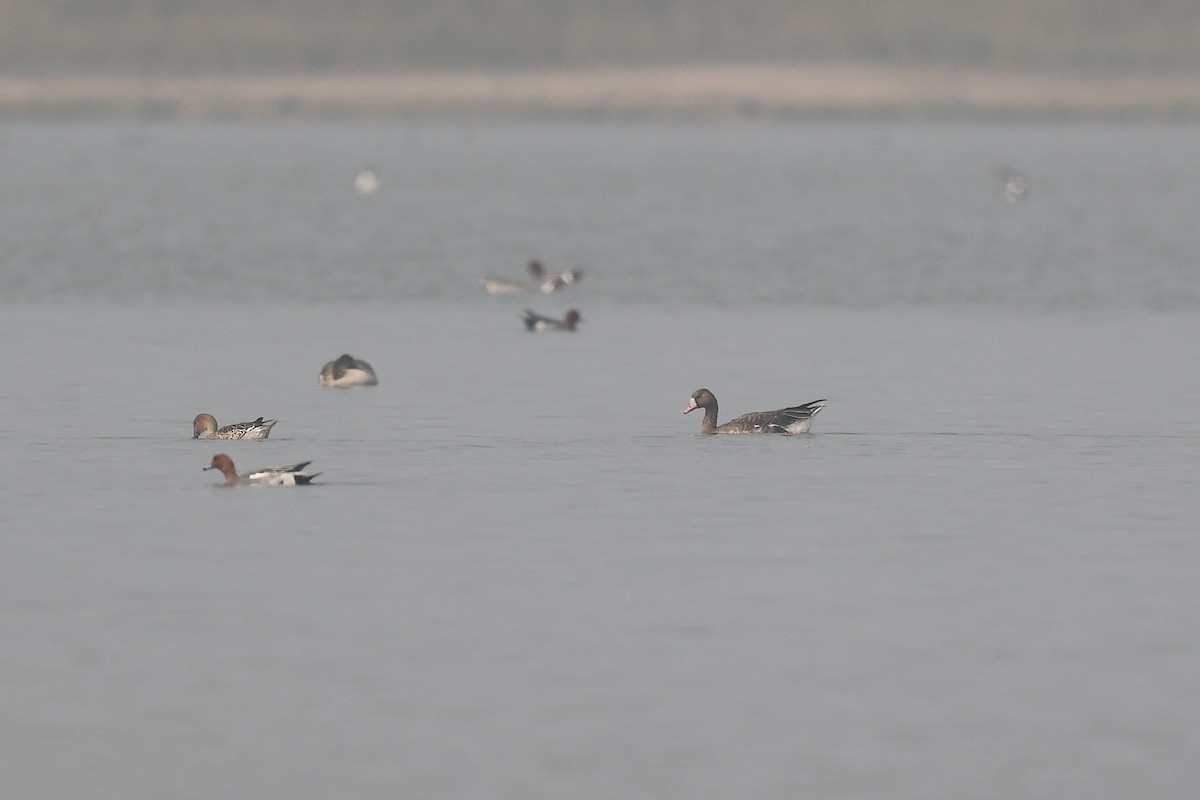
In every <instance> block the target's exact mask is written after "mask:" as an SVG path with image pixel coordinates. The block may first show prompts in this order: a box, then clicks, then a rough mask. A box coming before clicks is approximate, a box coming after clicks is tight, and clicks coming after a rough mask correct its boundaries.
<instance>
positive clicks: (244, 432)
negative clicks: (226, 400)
mask: <svg viewBox="0 0 1200 800" xmlns="http://www.w3.org/2000/svg"><path fill="white" fill-rule="evenodd" d="M276 422H278V420H274V419H263V418H262V417H259V418H258V419H256V420H254V421H253V422H238V423H235V424H233V425H226V426H225V427H224V428H218V427H217V420H216V418H215V417H214V416H213V415H212V414H197V415H196V418H195V419H194V420H192V438H193V439H260V440H261V439H266V438H267V437H268V436H270V435H271V428H273V427H275V423H276Z"/></svg>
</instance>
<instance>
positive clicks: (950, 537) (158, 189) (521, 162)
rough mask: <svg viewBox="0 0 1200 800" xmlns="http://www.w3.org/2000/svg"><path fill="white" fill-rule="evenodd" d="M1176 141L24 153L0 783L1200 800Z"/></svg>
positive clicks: (330, 139) (283, 135)
mask: <svg viewBox="0 0 1200 800" xmlns="http://www.w3.org/2000/svg"><path fill="white" fill-rule="evenodd" d="M1198 133H1200V131H1198V130H1197V129H1196V128H1194V127H1170V126H1156V127H1141V126H1082V125H1072V126H1049V125H1011V126H999V125H995V126H993V125H918V124H870V123H860V124H850V125H834V124H805V123H795V124H769V125H768V124H762V125H758V124H753V125H712V126H704V125H695V126H692V125H652V124H623V125H615V124H613V125H610V124H600V123H596V124H528V125H518V124H512V125H509V124H499V123H480V124H449V123H446V124H433V123H429V124H424V123H412V124H406V125H391V126H387V125H380V126H369V125H314V124H302V123H296V124H280V125H264V126H250V125H234V124H229V125H190V124H133V123H127V124H126V123H113V124H72V125H66V124H13V123H9V124H6V125H5V126H3V127H0V163H2V164H3V168H4V174H5V181H4V182H3V184H2V185H0V208H2V209H3V214H0V241H2V242H3V247H2V248H0V335H2V336H3V341H5V342H6V343H7V348H6V366H7V374H8V379H7V380H5V381H4V383H3V386H2V387H0V397H2V398H3V408H4V414H3V416H2V417H0V442H2V443H3V452H4V455H5V458H4V459H3V462H2V466H0V485H3V496H4V499H5V501H4V514H3V518H2V521H0V531H2V539H0V541H2V542H3V552H4V557H3V558H2V559H0V637H2V638H3V641H4V648H3V652H2V654H0V683H2V685H3V686H4V687H5V691H4V696H3V702H2V704H0V775H3V776H4V783H5V785H6V787H7V791H8V792H9V793H11V795H12V796H13V797H22V798H37V797H88V798H114V800H115V799H116V798H120V799H121V800H128V799H129V798H164V797H172V798H175V797H194V798H228V797H256V798H281V799H282V798H286V799H287V800H295V799H296V798H330V797H353V798H368V797H369V798H396V797H405V798H449V797H454V798H511V799H512V800H524V799H525V798H548V799H549V798H595V799H596V800H601V798H605V799H607V798H647V799H648V800H649V799H650V798H654V799H656V800H657V799H659V798H680V799H681V800H683V799H686V800H696V799H697V798H712V799H713V800H717V799H718V798H721V799H724V798H732V797H744V798H781V799H782V798H789V799H790V798H801V797H803V798H863V800H867V799H868V798H870V799H871V800H875V799H877V798H891V799H895V798H912V800H927V799H928V798H935V797H936V798H954V799H955V800H959V799H960V798H996V800H1011V799H1012V798H1066V797H1072V798H1076V797H1078V798H1084V797H1086V798H1093V799H1094V798H1114V800H1115V799H1116V798H1130V797H1154V798H1191V797H1194V796H1195V790H1196V786H1197V785H1198V784H1200V762H1197V760H1196V758H1195V753H1196V752H1197V751H1198V750H1200V691H1197V690H1198V689H1200V685H1198V684H1200V680H1198V678H1197V676H1200V624H1198V622H1197V620H1198V619H1200V589H1198V588H1197V587H1198V579H1200V538H1198V537H1197V529H1198V528H1200V492H1198V491H1197V445H1198V444H1200V419H1198V417H1197V411H1196V409H1197V401H1198V400H1200V370H1198V369H1197V359H1196V353H1197V344H1196V343H1197V342H1200V263H1198V262H1197V255H1196V254H1197V253H1200V224H1197V220H1200V146H1198V145H1200V136H1198ZM1002 164H1003V165H1010V166H1011V167H1013V168H1015V169H1018V170H1020V171H1022V172H1023V173H1024V174H1026V175H1027V176H1028V179H1029V184H1028V185H1029V193H1028V196H1027V198H1026V199H1025V200H1024V201H1023V202H1016V203H1010V202H1007V201H1006V200H1005V199H1004V197H1003V195H1002V191H1001V189H1002V187H1001V186H1000V185H999V183H998V182H997V180H996V179H995V178H994V177H993V174H992V171H993V169H994V168H996V167H997V166H999V165H1002ZM363 168H371V169H373V170H375V171H376V172H377V173H378V175H379V176H380V180H381V185H380V187H379V189H378V191H376V192H375V193H373V194H369V195H361V194H358V193H356V192H355V191H354V188H353V181H354V176H355V174H356V173H357V172H358V171H359V170H361V169H363ZM534 256H536V257H540V258H542V259H543V260H545V262H546V263H547V265H548V266H549V267H551V268H553V269H565V268H568V267H579V268H582V269H583V270H584V279H583V280H582V281H581V282H580V283H579V284H578V285H577V286H575V287H572V288H570V289H568V290H565V291H563V292H559V293H555V294H553V295H550V296H543V295H540V294H529V295H515V296H490V295H487V294H485V293H484V292H483V290H482V286H481V281H482V279H483V278H484V277H485V276H488V275H494V276H498V277H513V278H515V277H520V275H521V272H522V269H523V266H524V264H525V262H526V260H527V259H529V258H531V257H534ZM526 307H529V308H533V309H535V310H537V311H539V312H542V313H546V314H552V315H555V316H559V315H561V314H562V313H563V312H564V311H565V310H566V309H568V308H572V307H574V308H578V309H579V310H580V311H581V312H582V314H583V319H584V325H583V327H582V330H581V331H580V332H578V333H576V334H555V335H541V336H538V335H532V334H527V333H525V331H524V330H523V327H522V325H521V323H520V321H519V319H518V315H519V314H520V313H521V311H522V310H523V309H524V308H526ZM342 352H350V353H352V354H354V355H356V356H358V357H361V358H365V359H367V360H368V361H370V362H371V363H372V364H373V365H374V366H375V368H376V370H377V371H378V373H379V376H380V385H379V386H378V387H375V388H369V389H357V390H351V391H341V390H334V389H322V388H319V387H318V386H317V381H316V375H317V372H318V370H319V369H320V367H321V365H322V364H323V363H324V362H325V361H327V360H329V359H332V358H334V357H336V356H337V355H339V354H340V353H342ZM701 386H705V387H708V388H709V389H711V390H712V391H713V392H714V393H715V394H716V395H717V397H718V398H719V399H720V401H721V403H722V406H721V418H722V420H725V419H728V418H730V417H732V416H735V415H737V414H741V413H744V412H747V411H758V410H765V409H771V408H778V407H781V406H784V405H794V404H797V403H801V402H806V401H809V400H815V399H818V398H828V400H829V404H828V407H827V408H826V409H825V410H824V411H823V412H822V413H821V414H820V415H819V416H818V417H817V419H816V422H815V424H814V426H813V433H812V434H810V435H806V436H797V437H766V436H764V437H702V436H700V435H699V433H698V431H699V420H698V419H696V416H697V415H695V414H693V415H689V416H687V417H684V416H682V414H681V412H682V410H683V407H684V405H685V404H686V403H687V400H688V397H689V395H690V394H691V392H692V391H693V390H695V389H697V388H700V387H701ZM202 411H206V412H210V413H212V414H214V415H215V416H216V418H217V420H218V421H219V422H220V423H221V424H228V423H231V422H239V421H243V420H247V419H252V418H254V417H256V416H259V415H265V416H267V417H274V418H277V419H278V420H279V423H278V425H277V426H276V428H275V431H274V433H273V434H272V436H271V438H270V439H269V440H268V441H266V442H223V443H213V442H204V441H193V440H192V439H191V438H190V421H191V419H192V417H193V416H195V415H196V414H197V413H199V412H202ZM219 451H224V452H227V453H229V454H230V455H231V456H232V457H233V459H234V460H235V461H236V462H237V464H238V465H239V467H241V468H243V469H248V468H252V467H257V466H263V465H270V464H281V463H289V462H293V461H299V460H307V459H312V460H313V465H312V468H313V469H315V470H319V471H321V472H322V473H323V474H322V476H321V477H320V478H318V485H314V486H313V487H311V488H308V489H236V490H225V489H221V488H218V487H217V486H216V483H217V482H218V478H217V477H215V476H214V473H212V472H202V471H201V467H203V466H204V465H206V464H207V463H208V461H209V459H211V457H212V455H213V454H214V453H216V452H219Z"/></svg>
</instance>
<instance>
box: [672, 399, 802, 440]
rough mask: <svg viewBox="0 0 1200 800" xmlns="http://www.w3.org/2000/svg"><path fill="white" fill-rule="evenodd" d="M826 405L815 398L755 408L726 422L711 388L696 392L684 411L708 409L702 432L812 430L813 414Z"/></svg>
mask: <svg viewBox="0 0 1200 800" xmlns="http://www.w3.org/2000/svg"><path fill="white" fill-rule="evenodd" d="M824 407H825V401H824V400H813V401H812V402H811V403H805V404H804V405H802V406H792V407H791V408H781V409H779V410H778V411H754V412H751V413H749V414H743V415H742V416H740V417H738V418H736V419H731V420H730V421H729V422H726V423H725V424H724V425H718V424H717V398H716V397H715V396H714V395H713V393H712V392H710V391H709V390H708V389H697V390H696V391H694V392H692V399H691V402H689V403H688V406H687V408H685V409H684V410H683V413H685V414H688V413H690V412H692V411H695V410H696V409H697V408H703V409H704V420H703V421H702V422H701V423H700V432H701V433H808V429H809V428H810V427H812V418H813V417H815V416H816V415H817V413H818V412H819V411H820V410H821V409H822V408H824Z"/></svg>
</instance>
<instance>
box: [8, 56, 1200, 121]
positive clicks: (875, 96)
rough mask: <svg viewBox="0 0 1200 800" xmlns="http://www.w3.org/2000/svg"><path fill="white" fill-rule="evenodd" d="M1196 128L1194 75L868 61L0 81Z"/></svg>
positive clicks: (1199, 110)
mask: <svg viewBox="0 0 1200 800" xmlns="http://www.w3.org/2000/svg"><path fill="white" fill-rule="evenodd" d="M438 115H488V116H512V117H526V116H561V117H568V118H664V119H672V118H702V119H741V118H768V119H769V118H788V117H802V116H823V117H861V116H884V117H913V118H971V117H984V118H1015V119H1021V118H1051V119H1128V120H1138V119H1148V120H1176V119H1177V120H1195V119H1200V76H1193V75H1190V74H1166V73H1139V74H1124V73H1121V74H1106V75H1096V74H1072V73H1044V72H1012V71H995V70H971V69H962V68H954V67H945V68H936V67H884V66H877V65H854V64H841V65H759V66H674V67H642V68H624V67H620V68H615V67H614V68H596V69H575V70H545V71H512V72H483V71H478V72H449V71H447V72H403V73H392V74H384V73H372V74H321V75H303V74H295V75H276V76H245V75H242V76H225V75H221V76H216V75H213V76H187V77H184V76H178V77H153V78H148V77H136V76H122V75H89V76H72V75H58V76H43V77H34V76H13V75H8V76H0V118H5V119H14V118H17V119H19V118H34V119H44V118H60V117H61V118H79V117H96V116H98V117H137V118H157V119H184V120H204V119H287V118H299V119H304V118H313V119H337V118H363V119H371V118H377V119H388V118H401V117H408V116H438Z"/></svg>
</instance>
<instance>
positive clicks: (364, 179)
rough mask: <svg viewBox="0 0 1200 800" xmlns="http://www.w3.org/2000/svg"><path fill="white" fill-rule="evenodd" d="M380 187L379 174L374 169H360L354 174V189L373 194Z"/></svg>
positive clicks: (360, 192)
mask: <svg viewBox="0 0 1200 800" xmlns="http://www.w3.org/2000/svg"><path fill="white" fill-rule="evenodd" d="M378 188H379V175H378V174H376V172H375V170H373V169H363V170H359V172H358V174H357V175H355V176H354V191H356V192H358V193H359V194H372V193H374V192H375V190H377V189H378Z"/></svg>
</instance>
